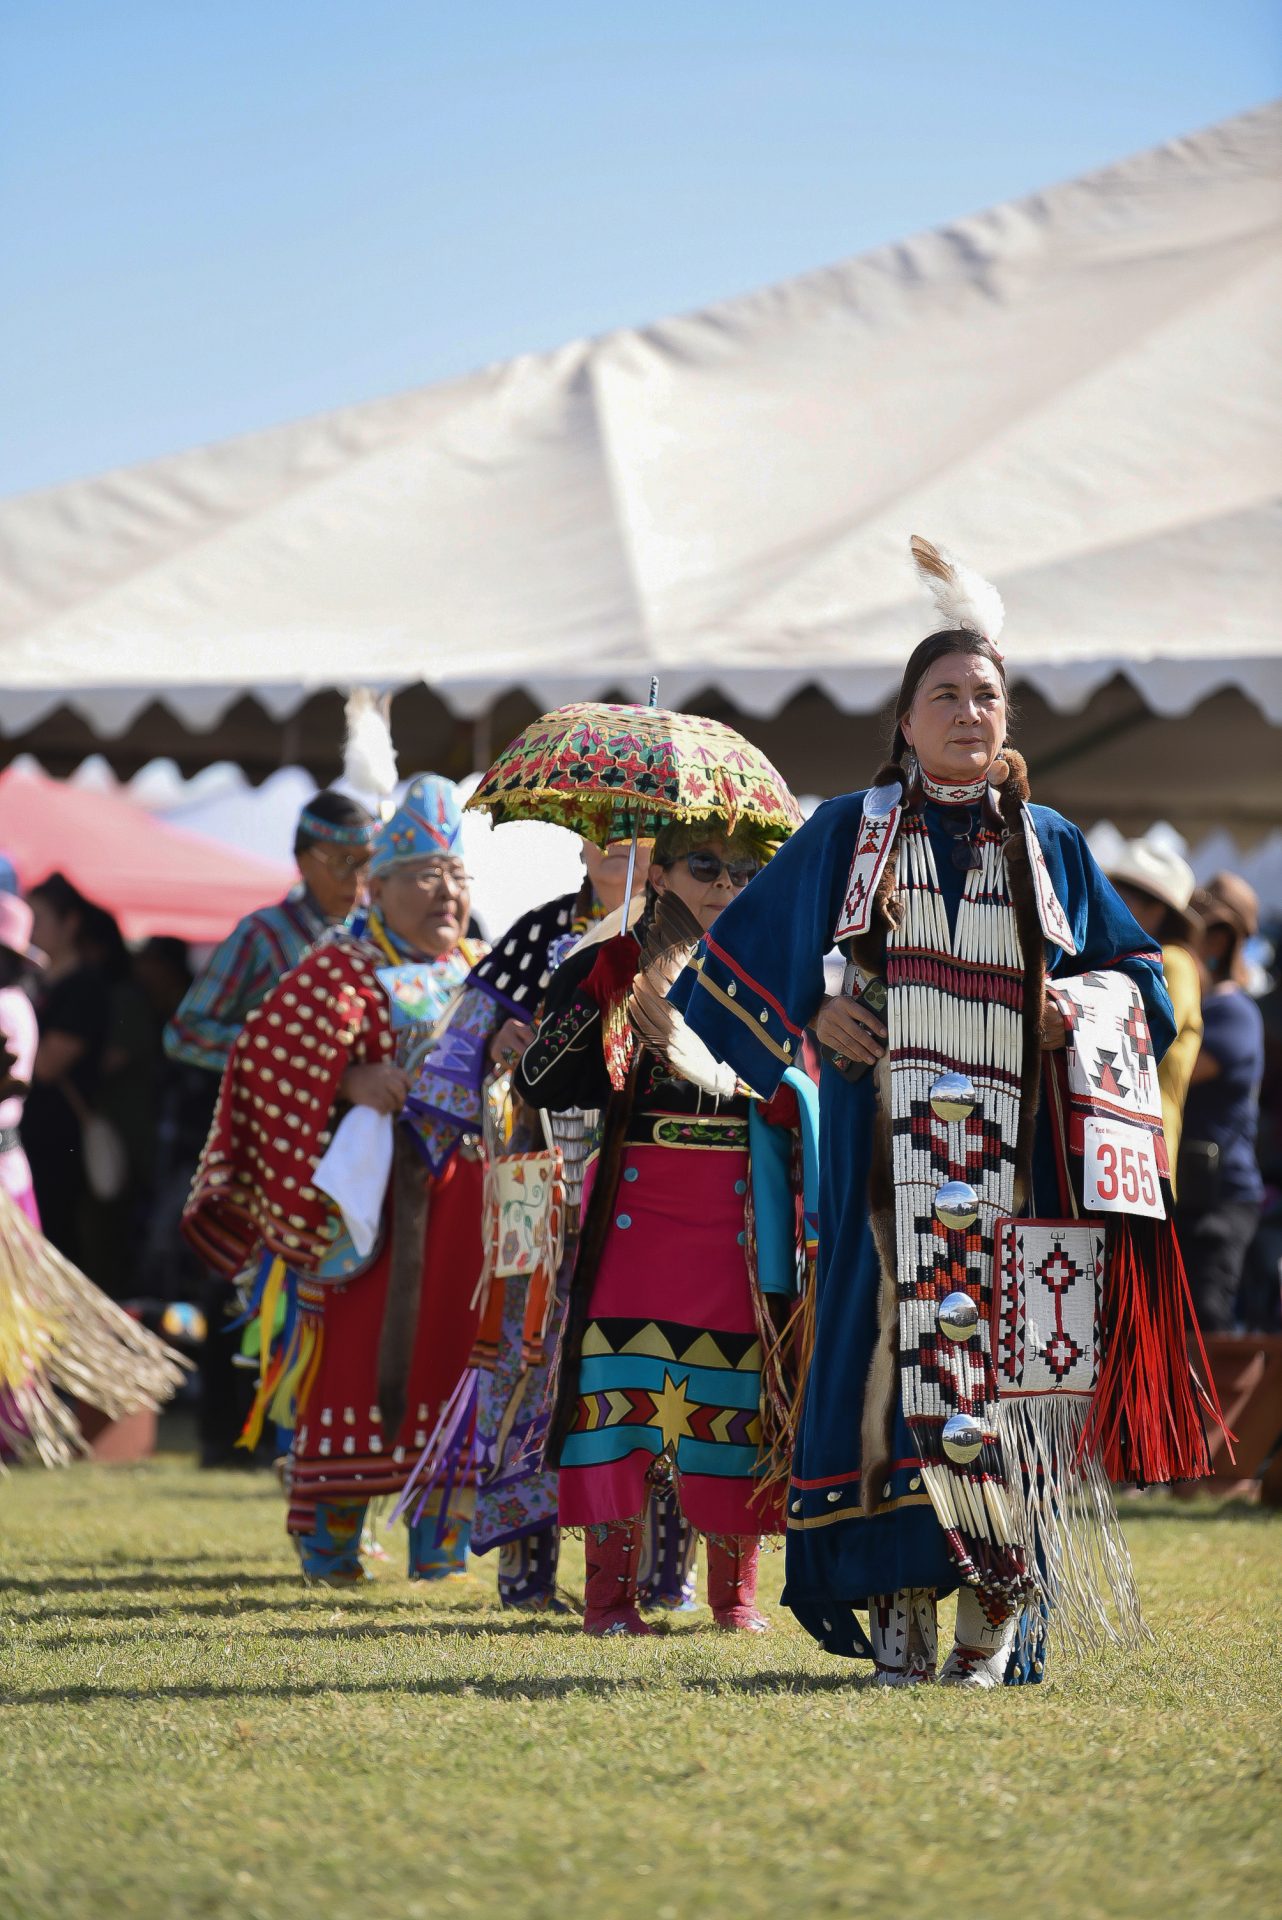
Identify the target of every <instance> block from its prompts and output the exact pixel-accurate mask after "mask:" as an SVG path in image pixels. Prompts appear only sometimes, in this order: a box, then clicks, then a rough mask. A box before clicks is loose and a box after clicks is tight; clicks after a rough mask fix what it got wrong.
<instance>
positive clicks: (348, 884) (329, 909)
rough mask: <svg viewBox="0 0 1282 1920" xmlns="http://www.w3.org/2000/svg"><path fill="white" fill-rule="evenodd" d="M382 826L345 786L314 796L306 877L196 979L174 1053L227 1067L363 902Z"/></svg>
mask: <svg viewBox="0 0 1282 1920" xmlns="http://www.w3.org/2000/svg"><path fill="white" fill-rule="evenodd" d="M374 829H375V822H374V821H373V820H372V819H371V818H370V816H369V814H367V813H366V811H365V809H364V807H362V806H361V805H360V804H359V803H358V802H357V801H355V800H349V799H348V797H347V795H346V794H344V793H333V792H330V791H329V790H326V791H325V792H324V793H318V794H317V795H316V796H315V798H314V799H312V800H309V801H308V803H307V805H306V806H305V807H304V808H303V811H302V813H301V814H300V815H299V818H298V831H297V833H296V835H295V838H294V859H295V860H296V862H297V863H298V873H299V879H300V881H301V885H300V886H298V887H296V888H294V890H293V891H292V892H291V893H289V894H287V895H286V897H285V898H284V899H283V900H281V901H280V902H279V903H278V904H277V905H276V906H274V907H260V908H259V909H258V910H257V912H255V913H249V914H246V916H245V918H244V919H243V920H242V921H241V922H240V924H239V926H237V927H235V928H233V930H232V932H231V933H229V934H228V936H227V938H226V939H225V940H224V941H223V943H222V945H221V946H220V947H219V948H218V949H217V951H216V952H215V953H214V955H213V957H212V958H211V960H210V962H209V964H208V966H207V967H206V968H205V970H204V972H203V973H202V974H200V975H199V977H198V978H197V979H196V980H194V981H193V982H192V984H191V986H190V987H189V988H188V990H187V993H186V994H185V995H184V997H183V1000H182V1004H181V1005H180V1006H179V1008H178V1011H177V1012H176V1013H175V1015H174V1017H173V1019H172V1020H171V1021H170V1023H169V1025H168V1026H167V1027H166V1028H165V1052H166V1053H167V1054H168V1055H169V1058H170V1059H171V1060H180V1061H183V1062H184V1063H185V1064H186V1065H188V1066H193V1067H205V1068H206V1069H207V1070H208V1071H209V1072H210V1073H217V1074H221V1073H222V1070H223V1068H224V1067H225V1066H226V1064H227V1055H228V1054H229V1052H230V1051H231V1048H232V1046H233V1044H234V1042H235V1039H236V1036H237V1034H238V1033H239V1032H240V1030H241V1028H242V1027H243V1026H244V1024H245V1021H246V1019H247V1018H248V1016H249V1015H250V1014H251V1013H252V1012H253V1010H254V1008H255V1007H256V1006H257V1005H258V1004H259V1002H260V1001H261V1000H263V999H264V998H265V997H266V995H267V993H268V992H269V991H270V989H271V988H272V987H274V986H275V984H276V982H277V981H278V980H279V979H280V977H281V975H282V973H287V972H288V971H289V969H290V968H291V967H292V966H294V965H296V964H297V962H298V961H299V960H301V959H302V957H303V955H304V954H305V953H306V951H307V949H308V948H309V947H310V946H312V945H313V944H314V943H315V942H316V941H317V940H319V938H320V936H321V934H322V933H323V932H324V931H325V928H326V927H327V926H332V925H335V924H336V923H338V922H341V921H343V920H346V918H347V916H348V914H349V913H350V912H351V910H352V908H353V907H354V906H355V905H356V899H357V895H358V894H359V892H360V889H361V884H362V882H363V879H364V876H365V873H366V870H367V869H368V867H369V857H370V843H371V840H372V838H373V834H374Z"/></svg>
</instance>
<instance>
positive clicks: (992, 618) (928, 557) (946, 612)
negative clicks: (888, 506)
mask: <svg viewBox="0 0 1282 1920" xmlns="http://www.w3.org/2000/svg"><path fill="white" fill-rule="evenodd" d="M910 545H911V546H912V551H913V559H914V560H915V561H916V562H917V571H918V573H920V575H921V577H922V579H923V581H924V582H925V584H926V587H927V589H928V590H929V592H930V597H931V599H932V600H933V601H934V603H935V606H936V608H937V610H938V612H939V616H940V619H941V621H942V623H943V630H944V631H946V632H950V633H951V632H954V631H956V630H957V629H959V628H960V629H964V630H965V632H967V633H978V634H981V635H982V636H983V638H984V639H985V640H989V641H992V642H993V643H994V644H996V641H997V636H998V635H999V634H1000V632H1001V630H1002V628H1003V627H1004V626H1005V624H1006V609H1005V607H1004V606H1003V605H1002V596H1001V595H1000V593H998V591H997V589H996V587H995V586H994V585H993V584H992V581H991V580H985V578H984V576H983V574H982V573H976V572H975V569H974V568H973V567H967V566H963V564H962V562H961V561H960V560H957V559H955V558H954V556H953V555H952V554H951V553H949V551H948V549H947V547H933V546H932V545H931V543H930V541H929V540H923V539H922V537H921V535H920V534H919V533H915V534H914V535H913V537H912V540H911V542H910Z"/></svg>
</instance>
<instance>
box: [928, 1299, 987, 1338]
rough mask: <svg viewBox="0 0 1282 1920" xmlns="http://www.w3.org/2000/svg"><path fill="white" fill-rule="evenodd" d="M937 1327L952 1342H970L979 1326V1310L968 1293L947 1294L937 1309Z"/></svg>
mask: <svg viewBox="0 0 1282 1920" xmlns="http://www.w3.org/2000/svg"><path fill="white" fill-rule="evenodd" d="M935 1325H936V1326H937V1327H938V1328H939V1331H940V1332H941V1333H942V1334H946V1335H947V1337H948V1338H949V1339H950V1340H969V1338H970V1336H971V1334H972V1333H974V1331H975V1329H976V1327H977V1326H978V1325H979V1308H978V1307H977V1306H976V1305H975V1302H974V1301H973V1300H972V1299H971V1297H970V1295H969V1294H968V1293H960V1292H958V1293H946V1294H945V1295H944V1297H943V1299H942V1300H941V1301H940V1303H939V1305H938V1306H937V1307H936V1308H935Z"/></svg>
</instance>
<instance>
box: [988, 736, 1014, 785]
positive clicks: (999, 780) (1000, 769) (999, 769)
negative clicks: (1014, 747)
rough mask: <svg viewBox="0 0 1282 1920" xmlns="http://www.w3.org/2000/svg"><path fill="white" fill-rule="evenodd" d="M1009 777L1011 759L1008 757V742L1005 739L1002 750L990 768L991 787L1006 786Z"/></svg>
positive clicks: (989, 781) (989, 780)
mask: <svg viewBox="0 0 1282 1920" xmlns="http://www.w3.org/2000/svg"><path fill="white" fill-rule="evenodd" d="M1009 779H1010V761H1009V760H1008V759H1007V758H1006V742H1005V741H1004V740H1003V742H1002V751H1001V752H1000V753H999V754H998V756H997V758H996V759H995V760H994V762H993V764H992V766H991V767H990V768H989V769H988V784H989V786H990V787H1004V786H1005V785H1006V782H1007V781H1008V780H1009Z"/></svg>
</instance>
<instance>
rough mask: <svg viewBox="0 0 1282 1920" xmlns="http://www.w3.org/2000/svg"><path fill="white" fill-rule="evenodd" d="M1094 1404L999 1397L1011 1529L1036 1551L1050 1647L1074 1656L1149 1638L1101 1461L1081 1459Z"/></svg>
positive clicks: (1078, 1399) (1077, 1398)
mask: <svg viewBox="0 0 1282 1920" xmlns="http://www.w3.org/2000/svg"><path fill="white" fill-rule="evenodd" d="M1089 1411H1090V1401H1089V1400H1088V1399H1087V1398H1086V1396H1085V1395H1075V1394H1064V1393H1051V1394H1043V1395H1039V1396H1038V1397H1037V1398H1036V1399H1035V1400H1034V1399H1019V1398H1010V1399H1005V1400H1002V1401H1000V1402H999V1403H998V1409H997V1426H998V1432H999V1434H1000V1436H1001V1440H1002V1452H1003V1454H1004V1455H1005V1458H1006V1462H1007V1469H1006V1471H1007V1487H1006V1491H1007V1495H1008V1497H1009V1501H1010V1506H1011V1509H1012V1511H1013V1513H1014V1516H1015V1525H1016V1526H1017V1527H1018V1528H1019V1530H1020V1531H1021V1533H1022V1534H1023V1536H1024V1538H1025V1539H1027V1540H1028V1541H1029V1543H1030V1545H1031V1547H1032V1548H1033V1549H1035V1554H1034V1556H1033V1558H1034V1561H1035V1571H1036V1574H1037V1579H1038V1584H1039V1586H1040V1588H1041V1591H1042V1593H1043V1595H1044V1597H1045V1599H1046V1602H1047V1605H1048V1608H1049V1612H1050V1626H1049V1631H1050V1633H1051V1635H1052V1636H1053V1638H1054V1639H1055V1641H1056V1643H1057V1644H1058V1645H1060V1646H1061V1647H1062V1648H1064V1649H1065V1650H1066V1651H1068V1652H1071V1653H1076V1654H1083V1653H1087V1652H1092V1651H1094V1650H1096V1649H1097V1648H1099V1647H1101V1646H1104V1645H1106V1644H1109V1643H1112V1644H1113V1645H1120V1646H1135V1645H1137V1644H1138V1642H1140V1641H1141V1640H1143V1639H1145V1638H1147V1637H1148V1629H1147V1627H1146V1626H1145V1625H1144V1617H1143V1614H1142V1612H1141V1609H1140V1597H1139V1593H1138V1591H1137V1589H1136V1586H1135V1574H1134V1570H1133V1568H1132V1566H1131V1556H1130V1554H1129V1552H1128V1551H1127V1546H1126V1541H1125V1539H1124V1538H1123V1536H1122V1529H1121V1526H1120V1524H1119V1522H1118V1518H1117V1509H1116V1507H1115V1506H1114V1504H1113V1489H1112V1488H1111V1486H1110V1485H1109V1483H1108V1479H1107V1477H1106V1475H1105V1473H1104V1471H1103V1468H1102V1467H1101V1465H1100V1463H1099V1461H1098V1459H1096V1458H1094V1457H1093V1456H1091V1455H1085V1456H1083V1457H1082V1458H1081V1459H1079V1458H1078V1449H1079V1447H1080V1444H1081V1439H1082V1433H1083V1431H1084V1429H1085V1425H1086V1419H1087V1415H1088V1413H1089Z"/></svg>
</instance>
